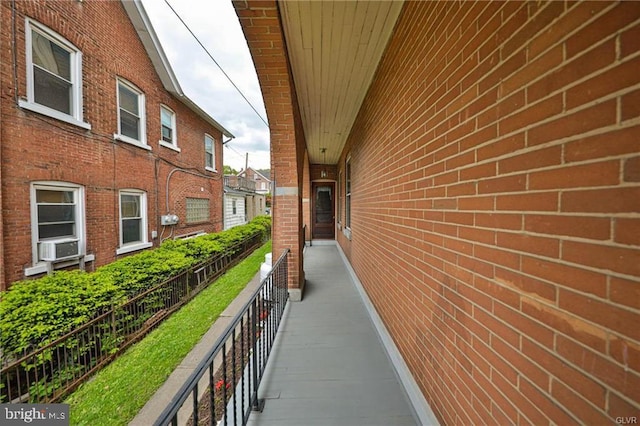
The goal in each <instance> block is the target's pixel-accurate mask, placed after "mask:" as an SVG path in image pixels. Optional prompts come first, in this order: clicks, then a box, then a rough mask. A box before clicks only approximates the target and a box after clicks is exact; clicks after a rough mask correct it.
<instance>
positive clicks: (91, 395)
mask: <svg viewBox="0 0 640 426" xmlns="http://www.w3.org/2000/svg"><path fill="white" fill-rule="evenodd" d="M270 251H271V242H268V243H266V244H265V245H264V246H262V247H260V248H259V249H258V250H256V251H255V252H253V253H252V254H251V255H250V256H249V257H248V258H246V259H245V260H244V261H242V262H241V263H240V264H238V265H236V266H235V267H234V268H232V269H230V270H229V271H228V272H227V273H226V274H225V275H223V276H222V277H220V278H219V279H218V280H217V281H216V282H214V283H213V284H211V285H210V286H209V287H207V288H206V289H205V290H203V291H202V292H201V293H200V294H199V295H198V296H196V297H195V298H194V299H193V300H192V301H190V302H189V303H188V304H187V305H185V306H184V307H182V309H180V310H179V311H177V312H176V313H174V314H173V315H172V316H171V317H169V318H168V319H167V320H165V321H164V322H163V323H162V324H161V325H160V326H159V327H158V328H157V329H155V330H154V331H152V332H151V333H149V335H148V336H147V337H145V338H144V339H143V340H142V341H140V342H139V343H137V344H136V345H134V346H132V347H131V348H130V349H129V350H128V351H126V352H125V353H124V354H123V355H122V356H120V357H118V358H117V359H116V360H115V361H114V362H112V363H111V364H109V365H108V366H107V367H106V368H104V369H103V370H101V371H100V372H99V373H97V374H96V376H95V377H93V378H92V379H91V380H90V381H89V382H87V383H85V384H83V385H82V386H81V387H80V388H78V390H76V392H74V393H73V394H71V395H70V397H69V398H68V399H67V400H66V401H65V403H67V404H70V415H71V424H72V425H109V426H111V425H126V424H127V423H129V421H131V420H132V419H133V418H134V417H135V416H136V414H137V413H138V411H140V409H142V407H143V406H144V405H145V404H146V403H147V401H148V400H149V399H150V398H151V397H152V396H153V394H154V393H155V392H156V390H158V388H160V386H162V384H163V383H164V382H165V380H166V379H167V377H169V375H170V374H171V373H172V372H173V370H174V369H175V368H176V367H177V366H178V365H179V364H180V362H181V361H182V359H183V358H184V357H185V356H186V355H187V354H188V353H189V351H190V350H191V349H192V348H193V347H194V346H195V345H196V344H197V343H198V342H199V341H200V339H201V338H202V336H203V335H204V334H205V333H206V332H207V330H209V328H210V327H211V324H213V322H214V321H215V320H216V319H217V318H218V316H219V315H220V313H222V311H223V310H224V309H225V308H226V307H227V306H228V305H229V303H231V301H232V300H233V299H234V298H235V297H236V296H237V295H238V294H239V293H240V291H242V289H243V288H244V287H246V285H247V283H249V281H251V279H252V278H253V277H254V276H255V274H256V273H257V272H258V271H259V270H260V264H261V263H262V262H263V261H264V255H265V254H266V253H268V252H270Z"/></svg>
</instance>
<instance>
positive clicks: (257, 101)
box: [142, 0, 270, 171]
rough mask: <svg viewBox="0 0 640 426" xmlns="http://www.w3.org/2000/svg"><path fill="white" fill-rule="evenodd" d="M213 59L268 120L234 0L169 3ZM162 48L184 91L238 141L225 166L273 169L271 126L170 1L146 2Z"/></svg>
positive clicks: (226, 153) (225, 155) (174, 0)
mask: <svg viewBox="0 0 640 426" xmlns="http://www.w3.org/2000/svg"><path fill="white" fill-rule="evenodd" d="M168 2H169V4H170V5H171V7H173V9H174V10H175V11H176V13H177V14H178V15H179V16H180V18H182V20H183V21H184V22H185V23H186V24H187V26H188V27H189V28H190V29H191V31H192V32H193V33H194V34H195V35H196V37H197V38H198V39H199V40H200V42H201V43H202V44H203V45H204V46H205V47H206V49H207V50H208V51H209V53H210V54H211V56H213V58H214V59H215V61H216V62H217V63H218V64H219V65H220V67H221V68H222V69H223V70H224V72H225V73H226V74H227V75H228V76H229V77H230V79H231V80H232V81H233V83H235V85H236V86H237V87H238V88H239V89H240V91H241V92H242V93H243V94H244V96H245V97H246V98H247V99H248V100H249V102H251V104H252V105H253V107H254V108H255V109H256V110H257V111H258V112H259V113H260V115H261V116H262V119H264V121H266V120H267V118H266V117H267V115H266V113H265V110H264V104H263V101H262V93H261V92H260V86H259V84H258V78H257V76H256V72H255V68H254V66H253V61H252V60H251V55H250V54H249V48H248V47H247V42H246V40H245V38H244V34H243V33H242V29H241V28H240V22H239V21H238V17H237V15H236V13H235V11H234V9H233V5H232V4H231V0H168ZM142 4H143V5H144V8H145V10H146V11H147V15H149V19H151V24H152V25H153V28H154V30H155V31H156V34H157V35H158V38H159V39H160V44H161V45H162V48H163V50H164V52H165V54H166V55H167V58H168V59H169V62H170V63H171V68H172V69H173V72H174V73H175V75H176V77H177V78H178V81H179V83H180V86H181V87H182V90H183V91H184V93H185V94H186V95H187V96H188V97H189V98H190V99H191V100H192V101H194V102H195V103H196V104H198V106H200V108H202V109H203V110H204V111H205V112H206V113H207V114H209V115H210V116H211V117H213V119H214V120H216V121H217V122H218V123H220V124H221V125H222V126H223V127H224V128H225V129H227V130H228V131H229V132H231V133H232V134H233V135H234V136H235V139H233V140H232V141H231V142H229V143H228V144H226V145H225V148H224V150H223V163H224V164H225V165H228V166H231V167H232V168H234V169H236V170H238V171H240V169H243V168H244V167H245V161H246V153H249V167H252V168H254V169H269V168H270V154H269V128H268V127H267V125H266V124H265V123H264V122H263V121H262V119H260V117H259V116H258V115H257V114H256V112H254V111H253V109H252V108H251V106H250V105H249V104H248V103H247V102H246V101H245V100H244V99H243V97H242V95H241V94H240V93H238V91H237V90H236V89H235V88H234V87H233V84H232V83H231V82H230V81H229V80H228V79H227V77H225V75H224V73H223V72H222V71H221V70H220V68H219V67H218V66H217V65H216V64H215V62H214V61H213V60H212V59H211V58H210V57H209V56H208V55H207V53H206V52H205V51H204V49H203V48H202V47H201V46H200V45H199V44H198V41H197V40H196V39H195V38H194V37H193V36H192V35H191V34H190V33H189V31H188V30H187V29H186V28H185V26H184V25H183V24H182V23H181V22H180V20H179V19H178V17H177V16H176V15H175V14H174V13H173V11H172V10H171V8H170V7H169V6H168V5H167V3H166V2H165V0H142Z"/></svg>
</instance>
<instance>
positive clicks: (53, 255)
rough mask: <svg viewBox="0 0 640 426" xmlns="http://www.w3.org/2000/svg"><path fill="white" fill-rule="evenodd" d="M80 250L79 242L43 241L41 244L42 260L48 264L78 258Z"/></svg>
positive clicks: (67, 240) (69, 240)
mask: <svg viewBox="0 0 640 426" xmlns="http://www.w3.org/2000/svg"><path fill="white" fill-rule="evenodd" d="M79 255H80V249H79V244H78V240H71V239H66V240H56V241H43V242H41V243H40V259H41V260H44V261H46V262H55V261H58V260H63V259H69V258H72V257H78V256H79Z"/></svg>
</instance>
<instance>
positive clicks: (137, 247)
mask: <svg viewBox="0 0 640 426" xmlns="http://www.w3.org/2000/svg"><path fill="white" fill-rule="evenodd" d="M152 245H153V243H136V244H131V245H127V246H122V247H120V248H119V249H117V250H116V254H118V255H119V254H125V253H131V252H132V251H138V250H143V249H146V248H149V247H151V246H152Z"/></svg>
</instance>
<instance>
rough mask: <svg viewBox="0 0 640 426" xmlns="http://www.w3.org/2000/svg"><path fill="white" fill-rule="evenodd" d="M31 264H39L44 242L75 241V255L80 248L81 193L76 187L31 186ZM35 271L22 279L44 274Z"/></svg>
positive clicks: (58, 184) (70, 185) (82, 228)
mask: <svg viewBox="0 0 640 426" xmlns="http://www.w3.org/2000/svg"><path fill="white" fill-rule="evenodd" d="M31 217H32V221H31V222H32V224H33V225H32V242H33V243H32V252H33V260H34V262H33V264H34V265H36V264H38V263H39V262H40V261H41V258H40V245H41V244H42V243H43V242H44V241H77V247H78V248H79V250H78V253H82V252H83V251H84V250H83V247H84V246H85V244H84V193H83V188H82V187H81V186H78V185H73V184H68V183H65V182H43V183H34V184H33V185H32V186H31ZM45 271H46V270H42V271H40V270H38V271H35V270H34V271H32V272H29V271H28V270H27V271H26V275H32V274H37V273H41V272H45Z"/></svg>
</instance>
